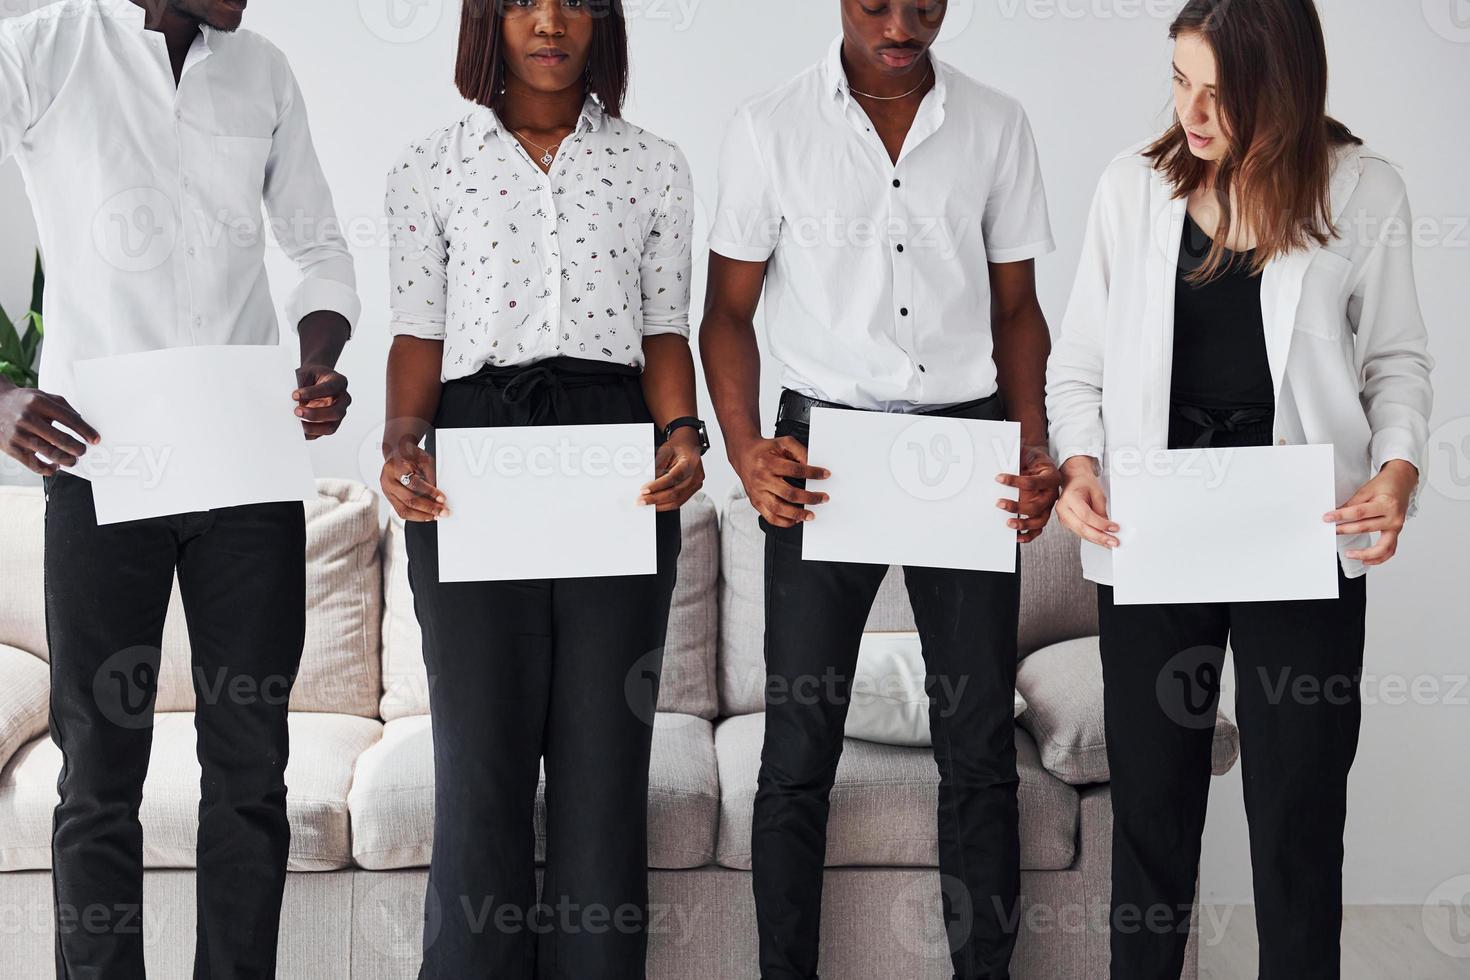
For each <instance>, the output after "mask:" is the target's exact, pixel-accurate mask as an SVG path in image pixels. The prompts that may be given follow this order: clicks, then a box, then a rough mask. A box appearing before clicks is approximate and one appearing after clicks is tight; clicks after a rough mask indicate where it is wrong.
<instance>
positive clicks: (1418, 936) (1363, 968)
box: [1200, 905, 1470, 980]
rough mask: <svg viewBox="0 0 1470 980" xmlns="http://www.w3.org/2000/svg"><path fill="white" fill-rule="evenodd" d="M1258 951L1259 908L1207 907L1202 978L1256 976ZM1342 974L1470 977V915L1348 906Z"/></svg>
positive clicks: (1363, 978) (1356, 979)
mask: <svg viewBox="0 0 1470 980" xmlns="http://www.w3.org/2000/svg"><path fill="white" fill-rule="evenodd" d="M1256 950H1257V945H1256V922H1255V909H1254V908H1252V907H1251V906H1245V905H1242V906H1219V905H1216V906H1207V907H1205V908H1204V909H1202V910H1201V916H1200V980H1254V978H1255V976H1256ZM1451 954H1455V955H1451ZM1342 977H1343V980H1470V917H1467V916H1466V915H1465V913H1464V911H1462V910H1459V909H1454V908H1449V907H1441V908H1433V909H1425V908H1421V907H1420V906H1417V905H1414V906H1356V907H1352V908H1348V909H1345V910H1344V912H1343V924H1342Z"/></svg>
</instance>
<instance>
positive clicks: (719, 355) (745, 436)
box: [699, 311, 761, 459]
mask: <svg viewBox="0 0 1470 980" xmlns="http://www.w3.org/2000/svg"><path fill="white" fill-rule="evenodd" d="M699 353H700V360H701V361H702V362H703V364H704V374H705V381H706V382H707V383H708V385H709V393H710V400H711V401H712V402H713V403H714V406H715V417H716V418H717V419H719V423H720V431H721V432H722V433H723V434H724V437H725V446H726V449H727V451H728V452H729V453H730V454H731V458H732V459H733V458H734V454H735V452H736V450H737V449H738V447H740V446H742V445H745V444H748V443H750V442H752V441H755V440H757V439H760V438H761V412H760V388H761V362H760V345H759V344H758V343H757V342H756V336H755V323H754V322H753V321H752V320H750V319H748V318H741V317H737V316H734V315H732V314H729V313H724V312H720V311H711V312H708V313H707V314H706V315H705V319H704V323H703V325H702V326H701V327H700V332H699Z"/></svg>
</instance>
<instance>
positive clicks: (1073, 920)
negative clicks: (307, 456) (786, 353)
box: [0, 481, 1235, 980]
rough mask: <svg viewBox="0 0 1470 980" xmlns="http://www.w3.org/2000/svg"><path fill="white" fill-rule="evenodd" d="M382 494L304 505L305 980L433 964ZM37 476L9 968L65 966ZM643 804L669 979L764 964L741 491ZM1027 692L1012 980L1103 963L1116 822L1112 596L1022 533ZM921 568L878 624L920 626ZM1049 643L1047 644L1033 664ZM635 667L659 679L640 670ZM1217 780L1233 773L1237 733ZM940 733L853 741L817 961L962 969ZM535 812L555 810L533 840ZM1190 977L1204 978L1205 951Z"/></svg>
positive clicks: (1, 637)
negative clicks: (59, 955)
mask: <svg viewBox="0 0 1470 980" xmlns="http://www.w3.org/2000/svg"><path fill="white" fill-rule="evenodd" d="M378 514H379V508H378V502H377V499H376V496H375V495H374V494H373V493H372V492H370V491H369V490H368V489H367V488H365V487H363V486H361V485H358V484H353V483H346V482H335V481H323V482H322V483H321V485H320V494H319V499H318V500H317V501H316V502H315V503H314V504H311V505H308V537H309V543H308V555H307V560H308V562H309V565H310V567H311V583H312V584H311V589H310V595H309V627H308V639H307V648H306V652H305V656H304V659H303V664H302V670H301V674H300V677H299V678H298V681H297V686H296V689H295V691H294V693H293V697H292V711H293V713H292V719H291V737H292V749H293V751H292V758H291V764H290V766H289V768H288V770H287V782H288V784H289V786H290V789H291V797H290V817H291V823H292V831H293V833H292V848H291V871H292V874H291V875H290V876H289V883H288V886H287V892H286V910H285V916H284V931H283V935H282V937H281V957H280V964H281V972H280V975H281V976H282V977H283V978H286V980H298V978H299V980H332V978H344V980H345V978H354V980H399V978H411V977H414V976H415V975H416V971H417V965H418V949H419V944H420V937H421V930H422V923H421V910H422V903H423V895H424V885H425V876H426V873H425V866H426V864H427V858H428V855H429V851H430V847H431V844H432V841H431V831H432V797H431V787H432V780H433V772H432V756H431V744H430V740H429V727H428V719H427V717H426V713H427V690H428V685H427V680H426V676H425V672H424V667H423V660H422V656H421V653H420V648H419V633H418V626H417V623H416V621H415V619H414V615H413V607H412V600H411V596H410V593H409V590H408V586H407V580H406V560H405V558H404V554H403V543H402V534H401V530H400V529H399V528H398V527H397V526H395V525H393V524H390V525H389V527H388V529H387V530H386V532H385V531H382V530H380V523H379V516H378ZM43 518H44V501H43V500H42V498H41V495H40V493H39V491H38V490H34V489H13V488H10V489H6V488H0V596H3V604H0V978H5V980H11V978H33V977H37V978H38V977H42V976H47V975H50V973H51V971H52V969H53V966H52V964H53V962H54V959H53V941H52V935H51V888H50V881H49V872H48V869H49V866H50V852H49V835H50V827H51V809H52V807H54V806H55V802H56V788H55V784H56V777H57V772H58V769H59V765H60V758H59V755H58V753H57V751H56V749H55V747H54V746H53V745H52V743H51V742H50V740H49V739H48V738H47V737H46V735H45V732H46V718H47V710H46V698H47V668H46V653H47V649H46V634H45V621H44V614H43V613H44V605H43V598H42V566H41V541H42V526H43ZM684 536H685V537H684V551H683V556H682V558H681V560H680V576H679V588H678V593H677V595H676V597H675V609H674V614H673V618H672V622H671V625H670V635H669V644H668V649H667V653H666V658H665V669H664V675H663V682H662V687H661V691H660V698H659V714H658V717H657V719H656V723H655V724H656V728H655V737H654V750H653V769H652V781H651V788H650V795H649V804H648V805H649V816H650V829H651V837H650V841H649V867H650V869H651V882H652V886H651V887H652V902H653V906H654V908H653V916H654V918H653V930H652V931H653V934H652V938H651V950H652V952H651V962H650V966H649V976H650V977H652V978H656V980H691V978H711V980H713V978H728V980H746V978H755V977H757V976H758V971H757V969H756V966H755V957H754V951H755V949H756V934H755V919H754V909H753V904H752V900H751V890H750V879H749V868H750V817H751V807H752V803H753V799H754V795H755V781H756V771H757V767H758V765H759V758H760V746H761V737H762V717H763V716H762V713H761V708H762V685H763V678H764V672H763V666H762V660H761V643H762V608H761V607H762V587H761V581H762V575H761V563H762V543H761V535H760V531H759V529H758V527H757V525H756V520H755V514H754V512H753V511H752V510H751V509H750V507H749V506H748V504H747V502H746V501H745V500H744V499H741V498H739V497H738V496H736V497H734V498H732V499H731V500H729V501H727V505H726V507H725V510H724V513H723V515H720V514H717V510H716V507H715V506H714V504H713V503H712V502H710V501H709V500H708V499H707V498H705V497H703V496H701V497H699V498H697V499H696V500H695V501H694V502H692V503H691V504H690V505H689V506H688V507H686V508H685V512H684ZM1025 558H1026V560H1025V562H1024V566H1023V567H1024V570H1023V578H1024V607H1023V612H1022V625H1021V648H1022V653H1023V656H1025V657H1026V658H1027V659H1026V660H1025V661H1023V665H1022V679H1021V682H1020V687H1021V690H1022V693H1023V694H1025V695H1027V696H1028V700H1029V701H1031V707H1030V709H1028V711H1027V714H1026V715H1024V716H1023V717H1022V719H1021V722H1022V723H1021V726H1020V727H1019V728H1018V732H1017V739H1018V749H1019V758H1020V777H1021V789H1020V808H1021V822H1022V831H1021V840H1022V864H1023V874H1022V887H1023V891H1024V894H1025V910H1024V912H1023V915H1022V919H1021V936H1020V939H1019V942H1018V946H1017V951H1016V960H1015V968H1014V976H1016V977H1017V978H1019V980H1052V978H1064V980H1070V978H1077V980H1095V978H1100V977H1105V976H1106V975H1107V929H1106V922H1107V902H1108V891H1109V846H1110V841H1111V833H1112V821H1111V815H1110V810H1109V794H1108V787H1107V785H1106V769H1105V765H1106V762H1105V756H1104V755H1103V753H1102V749H1103V747H1102V746H1101V744H1100V742H1099V740H1098V737H1097V732H1098V731H1099V728H1100V726H1099V720H1100V703H1101V702H1100V685H1101V680H1100V676H1099V675H1098V672H1097V671H1096V670H1095V669H1089V668H1095V663H1094V662H1095V661H1096V645H1095V640H1092V639H1089V637H1091V636H1092V634H1094V633H1095V631H1096V629H1095V606H1094V597H1093V590H1092V588H1091V586H1089V585H1087V584H1086V583H1085V582H1083V580H1082V578H1081V572H1080V568H1079V566H1078V561H1077V554H1076V545H1075V542H1074V541H1073V540H1072V539H1071V538H1070V537H1069V536H1068V535H1066V534H1065V533H1064V532H1062V531H1061V530H1060V529H1055V528H1054V529H1052V530H1051V531H1049V532H1048V533H1047V534H1046V535H1044V536H1043V538H1042V539H1041V541H1040V542H1039V543H1038V544H1036V545H1034V546H1030V547H1028V548H1027V549H1026V552H1025ZM901 574H902V573H901V572H898V571H895V572H894V573H892V574H890V576H889V578H888V580H887V581H886V582H885V583H884V587H883V590H882V593H881V595H880V597H879V599H878V602H877V603H876V605H875V607H874V609H873V614H872V617H871V619H870V621H869V624H868V628H869V630H870V631H873V632H896V631H910V630H912V629H913V628H914V627H913V620H912V614H911V612H910V610H909V608H908V602H907V599H906V597H905V595H904V591H903V588H902V578H901ZM1038 651H1040V653H1039V654H1038V653H1037V652H1038ZM629 682H630V683H639V682H640V681H639V678H638V676H637V673H636V672H635V673H634V674H632V675H630V681H629ZM193 705H194V692H193V690H192V686H191V683H190V675H189V670H188V640H187V636H186V634H185V631H184V629H183V616H182V609H181V607H180V606H179V605H178V604H177V596H175V606H174V608H173V609H172V610H171V612H170V616H169V623H168V628H167V636H166V638H165V642H164V668H163V670H162V672H161V677H160V692H159V697H158V701H157V705H156V712H157V714H156V719H155V744H154V755H153V760H152V765H151V767H150V770H149V776H148V782H147V784H146V787H145V802H144V804H143V808H142V813H141V819H142V821H143V825H144V831H145V841H146V843H145V861H146V864H147V867H148V868H149V871H148V874H147V880H146V890H147V901H148V911H147V920H146V935H147V937H148V947H149V956H150V974H149V975H150V976H151V977H155V978H159V980H171V978H184V977H187V976H189V975H190V964H191V957H192V949H193V923H194V904H193V894H194V886H193V872H192V871H191V870H190V869H191V868H192V867H193V863H194V836H195V832H196V830H197V805H198V798H199V795H198V779H199V768H198V763H197V761H196V760H195V757H194V730H193V725H192V714H191V712H192V710H193ZM1216 741H1217V744H1216V749H1217V751H1216V769H1217V771H1219V770H1223V769H1225V768H1228V767H1229V765H1230V764H1231V763H1232V762H1233V761H1234V755H1235V740H1234V732H1233V729H1231V728H1229V726H1228V725H1224V724H1222V725H1221V726H1220V729H1219V730H1218V732H1217V740H1216ZM937 785H938V775H937V771H936V769H935V766H934V763H933V760H932V757H931V756H930V754H929V751H928V750H927V749H919V748H898V747H893V746H885V745H878V744H873V743H869V742H860V741H856V740H853V739H849V740H848V741H847V744H846V747H845V751H844V754H843V758H842V763H841V766H840V768H839V771H838V775H837V783H836V787H835V789H834V791H833V794H832V813H831V825H830V843H829V849H828V858H827V861H828V865H829V871H828V872H827V881H826V890H825V896H826V905H825V908H826V914H825V919H824V935H823V975H824V976H827V977H832V978H834V980H866V978H874V980H877V978H882V980H891V978H896V977H901V978H914V980H925V978H947V977H949V976H950V975H951V971H950V968H949V963H948V954H947V950H946V947H945V934H944V928H943V923H942V922H941V919H940V915H939V891H940V879H939V875H938V873H937V872H936V870H935V865H936V863H937V861H936V854H937V848H936V841H935V820H934V811H935V808H936V789H937ZM541 821H542V814H541V813H539V812H538V814H537V825H538V833H539V827H540V826H541ZM1189 959H1190V966H1189V967H1188V968H1187V969H1186V971H1185V973H1184V976H1185V977H1186V978H1193V977H1195V976H1196V972H1197V971H1196V968H1195V956H1194V955H1193V951H1192V952H1191V956H1190V958H1189Z"/></svg>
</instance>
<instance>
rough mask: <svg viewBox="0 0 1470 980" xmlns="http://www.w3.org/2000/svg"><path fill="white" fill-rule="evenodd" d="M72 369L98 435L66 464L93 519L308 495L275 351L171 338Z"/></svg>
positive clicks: (302, 446)
mask: <svg viewBox="0 0 1470 980" xmlns="http://www.w3.org/2000/svg"><path fill="white" fill-rule="evenodd" d="M75 371H76V380H77V387H78V390H79V391H80V394H79V395H78V396H77V401H79V402H81V404H80V405H78V406H77V408H78V409H79V410H80V413H81V415H82V416H83V417H84V418H86V419H88V420H89V421H91V422H92V424H93V425H95V426H96V427H97V430H98V431H99V432H101V434H102V442H101V444H100V445H99V446H98V447H97V448H95V449H93V450H91V451H90V452H88V453H87V454H86V455H85V456H83V457H82V458H81V460H80V461H79V462H78V464H77V466H76V467H70V468H68V469H69V470H70V471H71V472H75V473H76V474H77V475H79V476H83V477H85V478H87V479H89V480H91V481H92V492H93V498H94V500H95V502H96V508H97V523H98V524H116V523H121V522H123V521H133V520H141V519H145V518H151V517H166V516H169V515H173V514H185V513H192V512H196V511H205V510H214V509H218V508H223V507H237V506H243V505H246V504H262V503H275V502H281V501H293V500H302V501H305V500H313V499H315V497H316V483H315V480H314V478H313V474H312V469H311V460H310V458H309V456H308V455H307V451H306V440H305V439H304V438H303V437H302V432H301V426H300V424H299V423H298V422H297V420H296V418H295V417H294V416H293V415H292V414H291V412H290V409H289V406H290V395H291V392H292V390H293V389H294V387H295V370H294V369H293V368H292V366H291V359H290V357H289V356H288V354H287V352H286V351H285V349H284V348H281V347H271V346H216V347H177V348H172V349H168V350H157V351H149V352H146V353H141V354H125V355H122V356H118V357H105V358H96V359H92V360H86V361H78V362H77V363H76V366H75Z"/></svg>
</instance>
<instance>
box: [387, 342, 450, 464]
mask: <svg viewBox="0 0 1470 980" xmlns="http://www.w3.org/2000/svg"><path fill="white" fill-rule="evenodd" d="M443 362H444V342H443V341H442V340H422V339H420V338H418V337H408V336H399V337H395V338H393V347H392V348H391V349H390V350H389V352H388V397H387V403H388V419H387V423H386V424H385V425H384V428H383V455H384V456H391V455H393V454H394V453H395V452H397V450H398V446H399V444H400V443H401V442H402V441H403V440H404V439H409V440H411V441H412V442H414V443H415V444H417V443H418V441H419V440H420V439H422V438H423V437H424V435H425V434H426V433H427V432H428V431H429V430H430V429H431V428H432V427H433V424H434V416H435V415H436V414H437V413H438V411H439V396H440V393H441V391H442V390H443V385H442V383H441V382H440V376H441V372H442V370H443Z"/></svg>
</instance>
